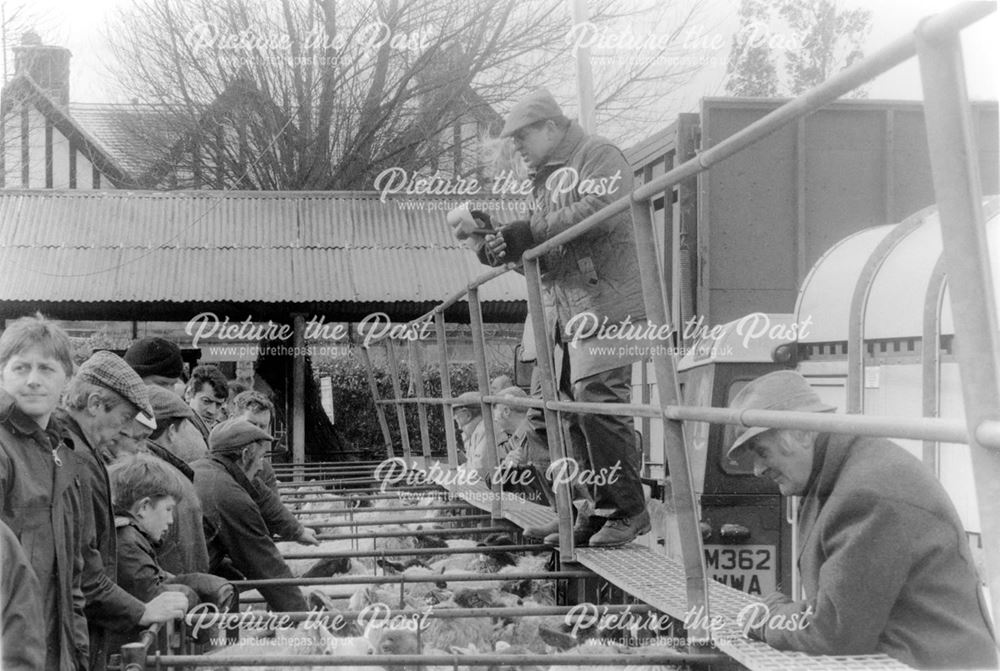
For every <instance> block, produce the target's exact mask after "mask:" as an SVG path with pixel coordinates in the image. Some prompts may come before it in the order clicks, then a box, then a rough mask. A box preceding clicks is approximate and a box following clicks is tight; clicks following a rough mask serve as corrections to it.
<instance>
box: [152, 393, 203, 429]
mask: <svg viewBox="0 0 1000 671" xmlns="http://www.w3.org/2000/svg"><path fill="white" fill-rule="evenodd" d="M146 393H148V394H149V404H150V405H151V406H152V407H153V415H154V418H155V419H156V421H157V422H159V423H164V422H169V421H170V420H172V419H175V418H177V417H183V418H184V419H193V418H194V410H192V409H191V406H190V405H188V404H187V403H185V402H184V399H182V398H181V397H180V396H178V395H177V394H175V393H174V392H172V391H168V390H166V389H164V388H163V387H158V386H156V385H152V384H151V385H147V386H146Z"/></svg>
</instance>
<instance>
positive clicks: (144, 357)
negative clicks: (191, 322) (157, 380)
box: [125, 338, 184, 377]
mask: <svg viewBox="0 0 1000 671" xmlns="http://www.w3.org/2000/svg"><path fill="white" fill-rule="evenodd" d="M125 362H126V363H128V365H130V366H132V369H133V370H134V371H135V372H136V373H138V374H139V377H147V376H149V375H162V376H163V377H180V376H181V373H182V372H183V371H184V360H183V359H182V358H181V348H180V347H178V346H177V345H176V343H172V342H170V341H169V340H165V339H163V338H140V339H139V340H136V341H135V342H134V343H132V345H131V347H129V348H128V350H127V351H126V352H125Z"/></svg>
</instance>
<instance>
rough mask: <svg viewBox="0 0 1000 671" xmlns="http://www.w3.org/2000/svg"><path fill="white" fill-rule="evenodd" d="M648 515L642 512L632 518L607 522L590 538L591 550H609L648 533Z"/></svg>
mask: <svg viewBox="0 0 1000 671" xmlns="http://www.w3.org/2000/svg"><path fill="white" fill-rule="evenodd" d="M649 529H650V525H649V513H648V512H646V511H645V510H643V511H642V512H641V513H639V514H638V515H635V516H633V517H621V518H618V519H613V520H608V521H607V522H606V523H605V524H604V526H603V527H602V528H601V530H600V531H598V532H597V533H595V534H594V535H593V536H592V537H591V538H590V547H592V548H597V547H601V548H611V547H617V546H619V545H625V544H626V543H631V542H632V541H634V540H635V539H636V537H638V536H641V535H643V534H646V533H649Z"/></svg>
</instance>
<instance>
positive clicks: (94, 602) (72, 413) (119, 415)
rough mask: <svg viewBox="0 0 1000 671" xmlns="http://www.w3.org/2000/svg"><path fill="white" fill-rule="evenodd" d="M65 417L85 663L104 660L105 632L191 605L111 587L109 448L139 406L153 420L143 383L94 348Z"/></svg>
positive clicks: (70, 393)
mask: <svg viewBox="0 0 1000 671" xmlns="http://www.w3.org/2000/svg"><path fill="white" fill-rule="evenodd" d="M63 402H64V405H65V414H64V415H63V416H62V421H63V425H64V430H65V436H66V439H67V440H68V441H69V442H71V443H72V444H73V446H74V450H75V452H76V454H77V455H78V457H79V459H80V463H81V469H80V485H81V498H82V509H83V515H82V517H81V526H82V528H83V533H84V542H85V545H84V550H83V556H84V574H83V594H84V597H86V601H87V607H86V614H87V625H88V629H89V631H90V668H91V669H94V670H97V671H99V670H100V669H104V668H105V667H106V665H107V656H108V655H109V654H111V653H113V652H116V651H114V650H110V649H109V645H108V642H109V639H108V633H109V632H127V631H131V630H132V629H134V628H135V627H145V626H147V625H150V624H152V623H154V622H167V621H169V620H172V619H175V618H178V617H181V616H183V615H184V613H185V612H186V611H187V609H188V607H189V605H190V604H188V600H187V598H185V597H184V595H182V594H178V593H176V592H168V593H165V594H161V595H159V596H157V597H156V598H155V599H153V600H152V601H150V602H149V603H143V602H142V601H140V600H138V599H136V598H135V597H133V596H132V595H131V594H129V593H128V592H126V591H125V590H123V589H122V588H121V587H119V586H118V585H117V584H116V581H117V570H116V563H117V562H116V555H117V551H116V541H115V522H114V512H113V509H112V505H111V486H110V483H109V481H108V471H107V464H108V463H110V462H111V461H112V459H113V457H112V455H111V453H110V452H109V451H108V445H109V444H110V443H111V441H112V440H114V439H115V438H116V437H117V436H118V434H119V433H120V432H121V430H122V429H123V428H124V427H125V426H127V425H128V424H129V423H131V422H132V420H133V419H135V418H136V415H137V413H138V412H139V411H140V410H141V411H142V412H143V413H145V415H146V417H152V416H153V411H152V409H151V408H150V407H149V397H148V395H147V393H146V385H144V384H143V383H142V380H141V379H139V376H138V375H137V374H136V373H135V371H133V370H132V369H131V368H130V367H129V365H128V364H127V363H125V361H123V360H122V359H121V357H119V356H117V355H115V354H112V353H111V352H106V351H101V352H96V353H95V354H94V355H93V356H91V357H90V358H89V359H87V360H86V361H85V362H84V363H83V365H81V366H80V369H79V370H78V371H77V373H76V376H75V377H74V378H73V380H72V381H71V382H70V384H69V386H68V387H67V389H66V394H65V398H64V400H63Z"/></svg>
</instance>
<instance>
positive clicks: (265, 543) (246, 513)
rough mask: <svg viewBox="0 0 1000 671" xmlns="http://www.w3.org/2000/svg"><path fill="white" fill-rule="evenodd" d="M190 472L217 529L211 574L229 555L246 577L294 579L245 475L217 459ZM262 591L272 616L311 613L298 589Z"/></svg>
mask: <svg viewBox="0 0 1000 671" xmlns="http://www.w3.org/2000/svg"><path fill="white" fill-rule="evenodd" d="M191 467H192V469H193V470H194V486H195V489H196V490H197V491H198V496H199V497H200V498H201V505H202V510H203V512H204V514H205V517H206V519H208V521H209V522H210V523H211V524H212V526H213V527H215V530H216V535H215V537H214V538H212V539H210V540H209V548H208V554H209V562H210V565H211V570H212V571H213V572H215V571H217V570H218V569H219V567H220V565H221V564H222V560H223V559H224V558H225V556H228V557H229V558H230V560H232V563H233V566H234V567H235V568H236V569H237V570H239V571H240V572H241V573H242V574H243V575H245V576H246V577H247V578H258V579H259V578H291V577H292V573H291V571H290V570H289V569H288V565H287V564H285V561H284V560H283V559H282V558H281V553H280V552H279V551H278V548H277V547H276V546H275V545H274V541H272V540H271V533H270V532H269V530H268V527H267V524H266V523H265V522H264V518H263V517H262V516H261V509H260V506H259V503H258V500H257V499H256V497H258V496H259V490H258V488H257V487H256V486H255V485H254V484H253V483H251V482H250V480H248V479H247V477H246V474H244V473H243V471H241V470H240V469H239V468H238V467H237V466H236V465H235V464H234V463H233V462H232V461H230V460H229V459H227V458H225V457H220V456H216V455H213V456H211V457H209V458H208V459H199V460H198V461H196V462H194V463H193V464H191ZM260 592H261V594H262V595H263V596H264V598H265V599H266V600H267V603H268V605H269V606H270V608H271V610H273V611H304V610H307V608H306V603H305V599H303V597H302V592H301V590H300V589H299V588H298V587H289V586H282V587H262V588H260Z"/></svg>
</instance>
